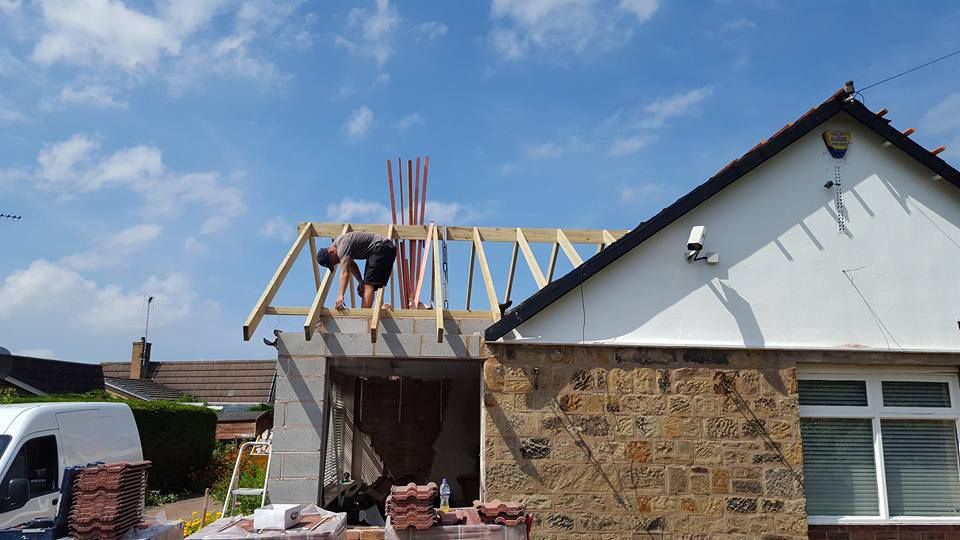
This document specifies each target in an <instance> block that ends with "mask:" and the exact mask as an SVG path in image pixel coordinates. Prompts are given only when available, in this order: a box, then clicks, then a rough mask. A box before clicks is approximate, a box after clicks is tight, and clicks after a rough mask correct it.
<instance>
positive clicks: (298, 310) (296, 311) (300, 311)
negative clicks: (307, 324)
mask: <svg viewBox="0 0 960 540" xmlns="http://www.w3.org/2000/svg"><path fill="white" fill-rule="evenodd" d="M309 312H310V308H308V307H290V306H270V307H268V308H267V311H266V312H265V314H266V315H297V316H300V317H303V316H304V315H306V314H307V313H309Z"/></svg>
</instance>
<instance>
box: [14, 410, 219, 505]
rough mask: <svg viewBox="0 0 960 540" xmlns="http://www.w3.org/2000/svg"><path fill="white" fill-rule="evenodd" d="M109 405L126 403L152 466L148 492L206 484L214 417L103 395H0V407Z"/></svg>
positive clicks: (214, 438)
mask: <svg viewBox="0 0 960 540" xmlns="http://www.w3.org/2000/svg"><path fill="white" fill-rule="evenodd" d="M51 401H59V402H63V401H66V402H70V401H110V402H120V403H126V404H127V405H129V406H130V409H131V410H132V411H133V418H134V420H135V421H136V423H137V430H138V431H139V432H140V445H141V446H142V447H143V458H144V459H147V460H150V461H151V462H153V466H152V467H151V468H150V475H149V484H150V486H149V487H150V489H156V490H161V491H181V490H189V491H196V490H200V489H203V488H204V487H206V486H204V485H203V484H205V483H206V481H205V478H204V474H203V473H204V469H205V468H206V466H207V463H208V462H209V461H210V455H211V454H212V453H213V447H214V445H215V443H216V431H217V413H215V412H213V411H212V410H210V409H208V408H206V407H198V406H196V405H188V404H185V403H177V402H173V401H127V400H122V399H116V398H114V397H112V396H110V395H109V394H107V393H106V392H102V391H98V392H90V393H87V394H63V395H53V396H43V397H34V396H29V397H23V396H12V395H0V403H3V404H8V403H44V402H51Z"/></svg>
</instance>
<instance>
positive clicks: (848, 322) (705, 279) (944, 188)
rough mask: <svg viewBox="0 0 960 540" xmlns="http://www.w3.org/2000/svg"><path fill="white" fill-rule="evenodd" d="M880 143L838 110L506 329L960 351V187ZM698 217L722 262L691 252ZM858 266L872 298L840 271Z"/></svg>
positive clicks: (693, 341)
mask: <svg viewBox="0 0 960 540" xmlns="http://www.w3.org/2000/svg"><path fill="white" fill-rule="evenodd" d="M825 129H848V130H850V131H852V134H853V141H852V144H851V147H850V149H849V151H848V152H847V156H846V159H845V160H843V161H842V162H840V163H841V165H842V175H843V186H844V191H845V198H844V202H845V206H846V209H847V221H848V229H849V234H848V235H844V234H840V233H839V232H838V228H837V221H836V218H835V215H836V208H835V205H834V200H833V199H834V192H833V190H832V189H830V190H827V189H824V188H823V184H824V182H826V181H827V180H830V179H832V178H833V166H834V164H835V163H837V161H836V160H834V159H832V158H831V157H830V156H829V154H828V153H827V152H826V149H825V147H824V145H823V142H822V140H821V139H820V134H821V133H822V132H823V131H824V130H825ZM882 142H883V140H882V139H881V138H880V137H878V136H877V135H875V134H874V133H873V132H871V131H869V130H867V129H865V128H863V127H861V125H860V124H859V123H858V122H857V121H856V120H853V119H852V118H850V117H848V116H846V115H845V114H841V115H838V116H836V117H834V118H833V119H831V120H830V121H828V122H827V123H826V124H825V125H823V126H821V127H820V128H818V129H817V130H815V131H813V132H811V133H810V134H808V135H807V136H805V137H804V138H802V139H801V140H799V141H797V142H796V143H794V144H793V145H791V146H790V147H788V148H787V149H785V150H784V151H782V152H780V153H779V154H778V155H776V156H775V157H774V158H772V159H770V160H768V161H767V162H766V163H764V164H763V165H761V166H760V167H758V168H756V169H754V171H752V172H751V173H750V174H748V175H747V176H745V177H743V178H741V179H740V180H738V181H736V182H735V183H734V184H733V185H731V186H729V187H727V188H726V189H725V190H723V191H721V192H720V193H719V194H717V195H715V196H714V197H713V198H711V199H709V200H708V201H707V202H706V203H704V204H702V205H700V206H699V207H698V208H696V209H694V210H693V211H691V212H689V213H688V214H687V215H686V216H684V217H683V218H681V219H679V220H677V221H676V222H675V223H673V224H672V225H670V226H669V227H667V228H665V229H664V230H662V231H660V232H659V233H658V234H656V235H655V236H653V237H652V238H650V239H648V240H647V241H646V242H644V243H643V244H641V245H640V246H638V247H636V248H634V249H633V251H632V252H630V253H628V254H627V255H625V256H623V257H621V259H620V260H618V261H617V262H615V263H613V264H612V265H610V266H608V267H607V268H606V269H604V270H603V271H602V272H600V273H599V274H597V275H596V276H594V277H593V278H591V279H589V280H588V281H587V282H586V284H585V285H584V286H583V287H582V291H581V289H580V288H577V289H574V290H573V291H571V292H570V293H568V294H567V295H565V296H564V297H563V298H561V299H560V300H558V301H557V302H555V303H554V304H553V305H552V306H550V307H548V308H547V309H545V310H543V311H541V312H540V313H538V314H537V315H535V316H534V317H533V318H531V319H530V320H529V321H527V322H525V323H523V324H522V325H520V326H519V327H518V328H517V330H516V331H515V332H514V333H513V334H512V335H508V336H505V338H504V339H505V340H511V339H518V338H521V339H525V340H530V341H534V342H543V343H580V342H582V341H585V342H589V343H599V342H604V343H607V342H610V343H617V344H625V345H626V344H630V345H692V346H698V345H700V346H729V347H742V346H748V347H769V348H839V349H863V348H867V349H893V350H899V349H900V348H903V349H906V350H936V351H960V328H958V326H957V321H958V320H960V190H958V189H957V188H956V187H954V186H952V185H950V184H948V183H946V182H945V181H943V180H939V181H937V180H933V179H932V175H933V173H931V172H930V171H929V170H927V169H925V168H924V167H922V166H921V165H919V164H918V163H917V162H916V161H914V160H913V159H911V158H910V157H909V156H907V155H906V154H904V153H903V152H901V151H900V150H898V149H896V148H895V147H889V148H883V147H882V146H881V143H882ZM693 225H706V226H707V231H708V234H707V242H706V248H705V250H704V251H717V252H719V253H720V264H719V265H717V266H708V265H706V264H704V262H697V263H693V264H688V263H687V262H686V260H685V258H684V253H685V249H684V247H685V244H686V240H687V236H688V234H689V232H690V228H691V227H692V226H693ZM858 268H859V270H855V271H851V272H850V273H849V276H850V277H851V278H852V279H853V281H854V283H855V284H856V286H857V287H858V288H859V289H860V292H862V294H863V298H861V296H860V294H858V292H857V290H856V289H855V288H854V286H853V285H852V284H851V282H850V281H849V280H848V279H847V277H845V275H844V274H843V273H842V270H844V269H848V270H849V269H858ZM581 292H582V299H583V302H582V303H581ZM868 304H869V305H868ZM871 310H872V312H871ZM583 313H586V321H585V322H584V317H583ZM873 313H875V314H876V318H875V317H874V314H873Z"/></svg>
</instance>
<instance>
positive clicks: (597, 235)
mask: <svg viewBox="0 0 960 540" xmlns="http://www.w3.org/2000/svg"><path fill="white" fill-rule="evenodd" d="M312 224H313V227H314V230H315V231H316V236H320V237H324V238H334V237H336V236H338V235H339V234H341V229H342V228H343V224H342V223H321V222H313V223H312ZM350 226H351V230H354V231H363V232H375V233H377V234H382V235H384V236H386V233H387V227H388V226H389V225H384V224H379V223H366V224H365V223H351V224H350ZM395 228H396V232H397V239H398V240H426V239H427V229H428V227H427V225H425V224H424V225H396V227H395ZM474 228H477V229H479V230H480V234H481V235H482V236H483V241H484V242H515V241H516V239H517V229H516V227H454V226H449V227H446V229H447V240H448V241H461V242H470V241H472V240H473V229H474ZM563 231H564V234H566V235H567V238H568V239H569V240H570V242H572V243H574V244H598V243H601V242H604V241H605V240H604V237H603V232H602V231H600V230H595V229H563ZM607 232H609V233H610V234H611V235H612V236H613V237H614V238H615V239H619V238H620V237H622V236H623V235H625V234H627V233H628V232H629V231H628V230H627V229H611V230H608V231H607ZM523 234H524V236H526V238H527V242H529V243H531V244H552V243H553V242H555V241H556V238H557V229H543V228H532V227H523Z"/></svg>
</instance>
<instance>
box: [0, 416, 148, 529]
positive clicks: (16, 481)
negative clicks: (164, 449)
mask: <svg viewBox="0 0 960 540" xmlns="http://www.w3.org/2000/svg"><path fill="white" fill-rule="evenodd" d="M141 460H143V451H142V450H141V448H140V433H139V432H138V431H137V424H136V423H135V422H134V420H133V413H132V412H131V411H130V407H128V406H126V405H124V404H123V403H27V404H21V405H0V478H2V479H3V480H2V481H0V530H2V529H7V528H9V527H13V526H15V525H19V524H21V523H26V522H28V521H32V520H35V519H44V520H45V519H50V520H52V519H53V518H54V517H56V515H57V509H58V506H59V503H60V483H61V481H62V479H63V478H62V476H63V470H64V469H65V468H67V467H72V466H75V465H88V464H90V463H96V462H103V463H113V462H117V461H141Z"/></svg>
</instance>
